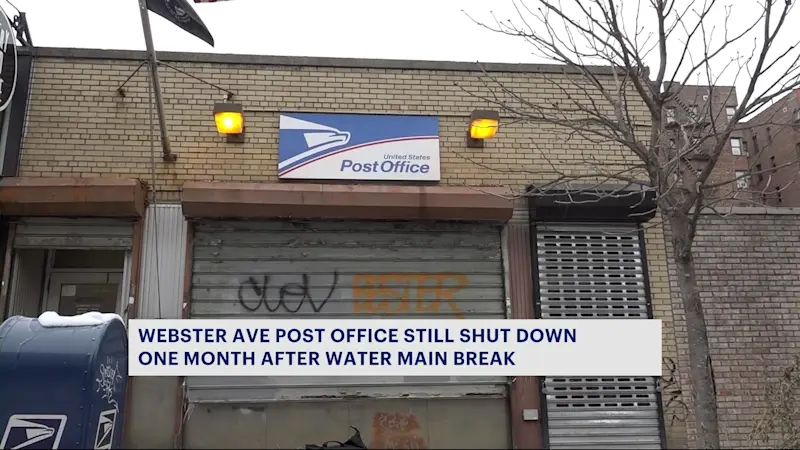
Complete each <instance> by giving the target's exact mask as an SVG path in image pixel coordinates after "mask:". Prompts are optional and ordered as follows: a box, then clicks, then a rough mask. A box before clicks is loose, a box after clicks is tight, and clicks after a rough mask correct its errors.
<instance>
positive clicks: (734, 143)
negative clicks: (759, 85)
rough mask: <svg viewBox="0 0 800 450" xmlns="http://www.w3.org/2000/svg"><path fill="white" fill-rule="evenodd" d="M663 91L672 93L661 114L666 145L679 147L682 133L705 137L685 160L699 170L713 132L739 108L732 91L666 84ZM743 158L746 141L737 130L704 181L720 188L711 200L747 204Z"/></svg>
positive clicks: (713, 140) (748, 194)
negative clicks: (663, 116)
mask: <svg viewBox="0 0 800 450" xmlns="http://www.w3.org/2000/svg"><path fill="white" fill-rule="evenodd" d="M664 89H665V91H671V92H674V93H675V94H676V95H675V96H674V98H673V99H672V100H671V101H670V102H668V103H667V106H666V111H665V119H666V120H665V122H666V123H665V128H666V130H665V131H666V133H667V135H668V137H669V144H668V145H673V146H675V145H681V143H682V141H684V133H686V134H687V135H689V136H690V139H691V138H697V139H701V138H702V137H704V136H706V137H707V139H706V140H704V141H703V142H702V143H701V145H700V147H699V148H698V150H697V151H696V152H694V153H693V154H692V155H690V156H689V158H688V159H689V160H690V161H691V164H692V165H693V166H694V167H695V168H696V169H698V170H699V169H702V168H703V167H704V166H705V164H707V162H708V152H709V151H711V149H712V148H713V147H714V146H715V145H716V143H717V140H716V138H715V135H716V133H719V132H721V131H722V130H724V129H725V127H726V126H728V124H729V123H730V121H731V118H732V117H733V114H734V113H735V110H736V108H737V107H738V106H739V102H738V98H737V96H736V88H735V87H733V86H714V88H713V89H710V88H709V87H708V86H697V85H681V84H678V83H667V85H666V87H665V88H664ZM715 130H719V131H715ZM747 157H748V146H747V142H746V141H744V140H743V136H742V132H741V131H740V130H739V129H738V128H737V129H735V130H734V131H733V132H732V133H731V135H730V138H729V139H728V141H727V142H726V143H725V147H724V148H723V150H722V153H721V154H720V156H719V159H718V160H717V163H716V165H715V166H714V171H713V172H712V173H711V176H710V177H709V180H708V183H709V185H720V186H719V187H718V188H717V189H716V190H715V191H714V192H713V194H712V196H713V198H714V199H730V200H739V201H741V203H744V204H749V201H750V200H751V199H752V196H753V194H752V186H751V183H750V179H749V178H747V177H746V174H747V173H748V172H749V166H748V158H747Z"/></svg>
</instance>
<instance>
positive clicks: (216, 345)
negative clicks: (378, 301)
mask: <svg viewBox="0 0 800 450" xmlns="http://www.w3.org/2000/svg"><path fill="white" fill-rule="evenodd" d="M129 330H130V331H129V357H130V361H129V370H130V375H131V376H393V377H396V376H578V377H581V376H660V375H661V321H660V320H617V319H596V320H544V319H540V320H502V319H501V320H194V319H193V320H158V319H154V320H153V319H147V320H144V319H142V320H139V319H137V320H131V321H130V323H129Z"/></svg>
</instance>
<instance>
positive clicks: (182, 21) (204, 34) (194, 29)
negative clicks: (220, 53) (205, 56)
mask: <svg viewBox="0 0 800 450" xmlns="http://www.w3.org/2000/svg"><path fill="white" fill-rule="evenodd" d="M147 9H149V10H150V11H153V12H154V13H156V14H158V15H159V16H161V17H163V18H165V19H167V20H169V21H170V22H172V23H174V24H175V25H177V26H179V27H181V28H183V30H184V31H186V32H188V33H190V34H193V35H195V36H197V37H198V38H200V39H202V40H203V41H205V42H207V43H208V44H209V45H210V46H212V47H213V46H214V37H213V36H211V32H210V31H208V28H207V27H206V25H205V24H204V23H203V20H202V19H200V16H198V15H197V13H196V12H194V9H193V8H192V6H191V5H190V4H189V2H187V1H186V0H147Z"/></svg>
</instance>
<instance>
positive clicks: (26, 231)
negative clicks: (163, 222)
mask: <svg viewBox="0 0 800 450" xmlns="http://www.w3.org/2000/svg"><path fill="white" fill-rule="evenodd" d="M133 224H134V223H133V221H132V220H123V219H83V218H81V219H69V218H49V217H45V218H27V219H23V220H21V221H19V222H17V227H16V232H15V234H14V247H16V248H25V247H29V248H30V247H34V248H64V249H82V248H107V249H111V248H117V249H129V248H131V247H132V246H133Z"/></svg>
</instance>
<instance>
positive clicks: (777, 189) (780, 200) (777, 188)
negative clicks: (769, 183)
mask: <svg viewBox="0 0 800 450" xmlns="http://www.w3.org/2000/svg"><path fill="white" fill-rule="evenodd" d="M775 196H776V197H777V198H778V204H781V203H783V195H781V187H780V186H775Z"/></svg>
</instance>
